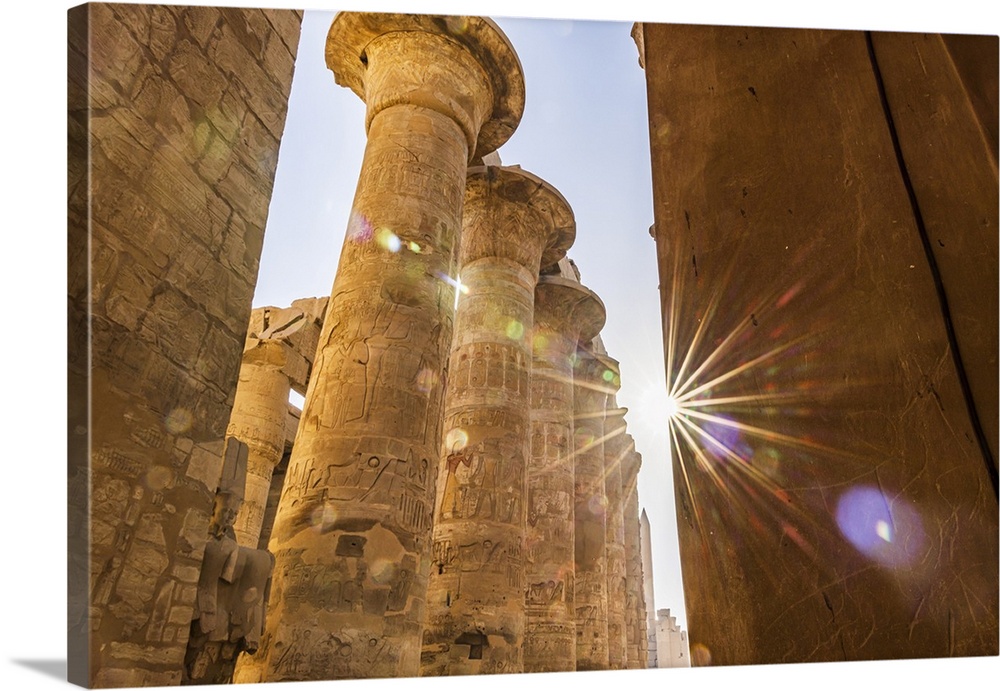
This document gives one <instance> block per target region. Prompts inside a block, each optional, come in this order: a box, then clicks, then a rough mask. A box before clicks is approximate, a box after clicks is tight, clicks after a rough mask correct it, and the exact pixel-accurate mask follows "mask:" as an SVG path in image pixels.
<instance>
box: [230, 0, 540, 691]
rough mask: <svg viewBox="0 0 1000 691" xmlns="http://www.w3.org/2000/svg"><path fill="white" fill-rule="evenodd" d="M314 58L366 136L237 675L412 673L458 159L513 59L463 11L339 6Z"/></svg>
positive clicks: (484, 124) (496, 120)
mask: <svg viewBox="0 0 1000 691" xmlns="http://www.w3.org/2000/svg"><path fill="white" fill-rule="evenodd" d="M456 22H457V23H456ZM327 65H328V66H329V67H330V68H331V69H332V70H333V71H334V74H335V76H336V78H337V81H338V83H340V84H342V85H346V86H350V87H351V88H352V89H353V90H354V91H355V92H356V93H358V94H359V95H360V96H361V97H362V98H363V99H364V100H365V102H366V104H367V129H368V143H367V146H366V149H365V156H364V161H363V163H362V169H361V174H360V179H359V181H358V188H357V192H356V195H355V199H354V205H353V210H352V216H351V220H350V225H349V228H348V233H347V238H346V240H345V243H344V248H343V251H342V254H341V261H340V267H339V270H338V272H337V276H336V279H335V281H334V285H333V290H332V296H331V298H330V304H329V307H328V311H327V316H326V318H325V321H324V323H323V330H322V333H321V336H320V345H319V349H318V351H317V354H316V362H315V365H314V370H313V372H314V373H313V376H312V377H311V380H310V383H309V388H308V391H307V393H306V401H305V405H304V408H303V411H302V420H301V423H300V425H299V433H298V437H297V438H296V442H295V447H294V449H293V452H292V456H291V459H290V461H289V466H288V472H287V476H286V478H285V484H284V489H283V491H282V496H281V500H280V503H279V506H278V511H277V515H276V517H275V523H274V527H273V531H272V533H271V542H270V545H269V549H270V550H271V551H272V552H273V553H274V554H275V557H276V559H277V566H276V569H275V581H274V590H273V595H272V602H271V606H270V610H269V616H268V628H267V633H266V634H265V637H264V641H263V644H262V648H261V651H260V652H259V653H258V655H257V656H256V658H255V659H254V660H246V659H244V661H241V663H240V668H239V669H238V671H237V676H238V678H239V679H240V680H244V681H252V680H255V679H266V680H268V681H281V680H294V679H339V678H359V677H386V676H415V675H416V674H417V672H418V668H419V659H420V633H421V624H422V621H423V613H424V598H425V594H426V584H427V567H428V564H429V556H430V549H429V547H430V529H431V508H432V505H433V497H434V494H433V492H434V480H435V478H434V474H433V471H434V466H435V463H436V459H437V457H438V444H439V440H440V427H441V412H442V411H441V399H442V392H443V386H442V379H443V376H442V375H443V368H444V364H445V358H446V357H447V354H448V347H449V345H450V340H451V329H452V312H453V304H454V292H453V289H452V287H451V286H450V285H449V283H448V282H447V279H448V278H449V277H453V276H455V273H456V272H455V267H456V250H457V242H458V238H459V235H460V228H461V214H462V201H463V195H464V191H465V174H466V164H467V162H468V161H469V160H470V158H471V157H472V155H473V154H474V152H475V151H476V150H477V147H484V148H485V151H487V152H488V151H493V150H495V149H496V148H497V147H498V146H499V145H500V144H502V143H503V141H505V140H506V137H507V136H509V134H510V133H511V132H512V131H513V129H514V127H516V125H517V122H518V119H519V117H520V113H521V109H522V107H523V94H524V89H523V82H522V77H521V73H520V66H519V64H518V62H517V57H516V55H515V54H514V52H513V50H512V49H511V47H510V45H509V43H508V42H507V40H506V38H505V37H504V36H503V34H502V33H501V32H500V31H499V30H498V29H497V28H496V27H495V26H494V25H493V24H492V23H491V22H489V21H487V20H483V19H479V18H444V17H424V16H420V17H417V16H409V15H380V14H357V13H341V14H339V15H337V17H336V18H335V19H334V21H333V24H332V26H331V28H330V33H329V36H328V39H327Z"/></svg>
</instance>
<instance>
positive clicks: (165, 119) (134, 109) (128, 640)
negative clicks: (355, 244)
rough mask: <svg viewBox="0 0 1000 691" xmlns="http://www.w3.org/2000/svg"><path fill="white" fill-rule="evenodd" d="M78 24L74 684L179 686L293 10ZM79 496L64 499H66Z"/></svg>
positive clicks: (164, 10)
mask: <svg viewBox="0 0 1000 691" xmlns="http://www.w3.org/2000/svg"><path fill="white" fill-rule="evenodd" d="M74 13H75V16H76V17H77V19H80V18H81V17H83V16H84V15H85V19H86V21H85V22H76V21H71V26H73V27H74V28H73V30H71V32H70V35H69V38H70V45H69V54H70V62H71V69H70V82H71V85H72V86H73V88H72V92H73V93H74V94H76V96H75V97H74V99H73V100H72V101H71V108H72V109H73V111H72V112H71V114H70V135H71V137H70V138H71V141H72V142H74V144H73V146H72V147H71V160H70V182H71V190H70V210H69V220H70V229H71V232H70V248H69V267H70V275H69V313H70V323H71V324H72V325H73V327H74V328H71V331H70V333H71V334H72V336H73V340H72V341H71V344H70V350H69V354H70V358H69V367H70V378H71V382H76V384H73V383H71V390H74V391H76V390H79V389H80V382H86V380H87V378H88V377H89V382H90V391H89V399H87V398H86V394H84V398H83V399H82V401H85V403H86V405H78V406H77V407H76V408H75V409H73V410H71V413H70V429H71V439H74V438H80V437H82V436H84V435H81V434H79V433H78V432H77V431H78V430H86V429H88V428H89V430H90V439H89V442H90V449H91V456H90V458H89V459H88V458H87V457H86V453H87V452H86V450H85V449H86V445H80V446H79V447H71V455H76V458H73V459H71V469H72V472H75V478H76V480H78V481H80V482H81V483H82V484H78V485H75V486H78V487H79V486H82V487H86V486H88V485H89V488H90V490H89V491H90V498H91V504H90V507H89V513H88V509H87V508H86V506H85V505H84V506H80V507H77V508H74V509H73V510H71V515H72V516H77V517H79V518H78V520H82V521H83V522H84V523H86V524H87V529H88V530H89V539H90V544H89V546H88V547H87V548H84V549H85V550H86V549H89V554H87V557H86V558H87V559H88V561H89V569H88V570H89V580H88V578H87V577H86V576H85V577H84V578H83V580H82V582H83V583H85V584H86V585H85V586H84V587H85V588H86V589H87V593H86V594H85V595H84V597H89V602H88V604H89V609H88V610H87V611H86V614H83V613H81V612H80V611H79V609H77V610H76V612H77V617H76V619H75V621H74V622H72V625H71V633H70V638H71V639H74V638H76V637H77V636H78V635H79V636H83V635H84V634H83V631H82V630H83V629H86V628H88V627H89V629H90V631H89V637H90V641H89V651H87V652H86V653H85V654H82V655H77V654H72V655H71V656H70V663H69V664H70V676H71V678H74V679H75V680H79V681H81V683H85V684H89V685H94V686H145V685H167V684H174V683H177V682H178V681H179V680H180V675H181V668H182V662H183V658H184V651H185V648H186V643H187V638H188V631H189V627H190V621H191V612H192V608H191V601H190V600H189V599H188V598H189V593H190V592H191V588H192V587H193V586H194V585H195V584H196V583H197V580H198V573H199V568H200V565H201V560H202V554H203V550H204V545H205V540H206V528H207V525H208V521H209V516H210V513H211V510H212V496H213V494H214V492H215V489H216V484H217V482H218V480H219V472H220V465H221V452H222V443H223V442H222V440H223V437H224V434H225V428H226V423H227V421H228V417H229V411H230V407H231V405H232V400H233V392H234V390H235V387H236V377H237V372H238V368H239V360H240V352H241V344H242V342H243V340H244V337H245V330H246V323H247V318H248V317H249V314H250V305H251V297H252V295H253V290H254V285H255V283H256V277H257V265H258V258H259V254H260V248H261V242H262V238H263V229H264V225H265V221H266V218H267V207H268V200H269V198H270V192H271V185H272V180H273V175H274V169H275V164H276V161H277V154H278V138H279V137H280V135H281V132H282V129H283V126H284V118H285V106H286V100H287V96H288V91H289V88H290V84H291V78H292V66H293V62H294V57H295V52H296V48H297V44H298V32H299V23H300V19H301V15H300V14H299V13H297V12H291V11H266V10H257V9H251V10H236V9H215V8H206V7H167V6H142V5H117V4H116V5H102V4H92V5H87V6H86V7H84V8H79V9H77V10H74ZM84 87H85V88H86V91H85V92H84V91H83V88H84ZM74 152H75V154H74ZM84 154H86V155H89V165H90V167H89V169H88V168H87V165H86V164H87V162H88V158H87V157H86V156H85V155H84ZM88 198H89V201H90V204H89V206H88V205H87V200H88ZM88 233H89V238H88ZM88 240H89V243H88ZM88 275H89V277H90V281H89V283H88ZM88 320H89V324H88ZM88 326H89V330H88ZM88 347H89V359H88V356H87V353H88ZM73 400H76V401H77V402H78V403H80V402H82V401H81V399H79V398H74V399H73ZM74 435H75V436H74ZM79 454H83V455H82V456H81V455H79ZM71 482H72V480H71ZM86 496H87V492H86V490H84V491H83V492H78V491H71V492H70V500H71V502H73V500H74V498H83V499H85V498H86ZM73 511H76V512H77V513H75V514H74V513H73ZM80 511H82V512H83V513H82V514H81V513H79V512H80ZM71 535H79V534H78V533H76V532H71ZM71 552H72V549H71ZM77 582H81V581H77ZM72 600H73V601H74V602H78V601H79V600H78V598H77V597H76V596H74V598H72ZM78 652H81V653H82V651H78Z"/></svg>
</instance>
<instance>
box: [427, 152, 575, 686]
mask: <svg viewBox="0 0 1000 691" xmlns="http://www.w3.org/2000/svg"><path fill="white" fill-rule="evenodd" d="M575 233H576V226H575V223H574V221H573V212H572V210H571V209H570V207H569V205H568V204H567V203H566V200H565V199H563V198H562V195H560V194H559V193H558V192H557V191H556V190H555V189H554V188H553V187H552V186H550V185H549V184H548V183H546V182H544V181H543V180H540V179H539V178H537V177H535V176H534V175H531V174H530V173H527V172H524V171H522V170H520V168H518V167H510V168H501V167H495V166H484V167H479V168H474V169H471V170H470V171H469V178H468V184H467V187H466V194H465V214H464V217H463V230H462V243H461V259H460V264H461V266H462V283H463V285H465V286H467V287H468V295H467V296H466V297H463V298H462V300H461V302H460V303H459V305H458V310H457V313H456V318H455V319H456V324H455V339H454V343H453V347H452V353H451V362H450V366H449V372H450V374H449V377H450V378H449V381H448V391H447V394H446V399H445V417H444V437H443V439H444V444H443V448H442V453H441V463H440V470H439V471H438V477H439V482H438V488H437V502H436V504H435V507H436V508H435V522H434V562H433V564H432V568H431V573H430V583H429V586H428V590H427V620H426V624H425V629H424V638H423V655H422V660H421V674H423V675H424V676H431V675H451V674H476V673H508V672H521V671H522V670H523V655H522V646H523V635H524V556H523V546H524V529H525V503H524V502H525V477H526V471H527V457H528V423H529V420H528V415H529V388H528V386H529V380H530V377H529V372H530V366H531V342H530V337H531V333H532V324H533V312H534V292H535V284H536V283H537V281H538V272H539V269H540V268H541V267H547V266H550V265H552V264H555V263H556V262H557V261H559V259H560V258H562V256H563V255H565V253H566V248H568V247H569V246H570V245H571V244H572V243H573V238H574V237H575Z"/></svg>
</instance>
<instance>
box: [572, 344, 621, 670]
mask: <svg viewBox="0 0 1000 691" xmlns="http://www.w3.org/2000/svg"><path fill="white" fill-rule="evenodd" d="M609 360H610V359H605V358H604V357H602V356H599V355H594V354H592V353H590V352H587V351H583V350H580V351H578V359H577V366H576V368H575V370H574V377H575V379H574V408H575V411H576V417H575V420H574V424H575V431H574V432H575V433H574V438H575V443H576V478H575V483H574V484H575V492H576V495H575V498H576V501H575V517H576V525H575V529H576V535H575V538H576V539H575V545H576V547H575V555H576V562H575V563H576V583H577V589H576V612H577V617H576V624H577V630H576V633H577V658H576V664H577V669H581V670H583V669H608V667H609V665H610V658H609V650H608V619H607V614H608V581H607V562H606V545H607V520H606V519H607V495H606V493H605V482H604V474H605V467H604V413H605V408H606V404H607V399H608V396H609V395H610V394H612V393H614V391H615V390H616V389H617V386H615V385H614V379H615V376H616V374H617V373H616V372H614V370H612V369H611V368H610V367H609V366H608V365H609V364H610V362H609ZM611 362H613V361H611ZM609 373H611V376H608V375H609Z"/></svg>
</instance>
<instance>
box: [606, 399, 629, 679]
mask: <svg viewBox="0 0 1000 691" xmlns="http://www.w3.org/2000/svg"><path fill="white" fill-rule="evenodd" d="M624 415H625V409H624V408H619V409H617V410H609V411H608V412H607V416H606V417H605V420H604V436H605V441H604V491H605V496H606V497H607V521H606V523H605V531H606V532H605V536H606V537H605V540H606V542H605V548H604V554H605V559H606V568H607V577H608V593H609V597H608V664H609V665H610V667H611V669H625V668H626V663H625V657H626V638H627V634H626V631H625V604H626V593H627V591H626V588H625V585H626V582H625V524H624V521H623V518H622V508H623V507H622V474H621V463H622V458H623V456H624V455H625V453H626V452H627V451H628V449H627V448H626V444H625V437H624V434H625V419H624ZM613 594H617V595H613Z"/></svg>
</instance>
